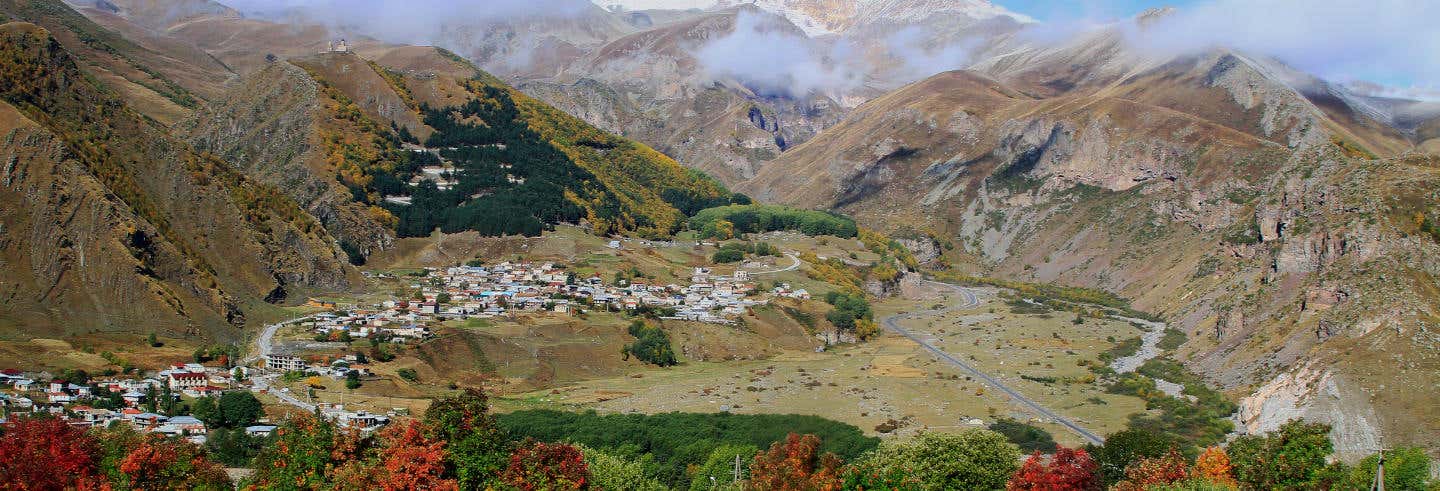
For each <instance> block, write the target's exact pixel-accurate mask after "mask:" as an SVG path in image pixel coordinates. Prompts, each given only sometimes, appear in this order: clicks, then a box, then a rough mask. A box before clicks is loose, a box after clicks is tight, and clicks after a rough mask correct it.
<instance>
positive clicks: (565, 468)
mask: <svg viewBox="0 0 1440 491" xmlns="http://www.w3.org/2000/svg"><path fill="white" fill-rule="evenodd" d="M500 480H501V481H502V482H504V483H505V484H507V485H510V486H513V487H515V488H518V489H521V490H524V491H537V490H565V489H590V468H589V467H588V466H587V465H586V464H585V456H584V455H583V454H581V453H580V449H578V448H575V447H574V446H571V445H565V444H563V443H540V442H533V441H531V442H526V443H524V444H522V445H520V446H519V447H517V448H516V449H515V451H514V452H511V453H510V465H509V467H506V468H505V472H503V473H501V474H500Z"/></svg>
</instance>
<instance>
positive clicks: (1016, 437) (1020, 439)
mask: <svg viewBox="0 0 1440 491" xmlns="http://www.w3.org/2000/svg"><path fill="white" fill-rule="evenodd" d="M990 431H993V432H996V433H999V434H1001V435H1004V436H1005V439H1007V440H1010V443H1014V444H1015V446H1017V447H1020V451H1021V452H1053V451H1055V448H1056V445H1055V437H1054V436H1052V435H1050V432H1048V431H1045V430H1044V429H1043V428H1039V427H1036V426H1034V425H1030V424H1026V423H1023V422H1020V421H1016V420H1014V419H1010V418H1000V419H998V420H996V421H995V422H994V423H992V424H990Z"/></svg>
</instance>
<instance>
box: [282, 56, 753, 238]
mask: <svg viewBox="0 0 1440 491" xmlns="http://www.w3.org/2000/svg"><path fill="white" fill-rule="evenodd" d="M413 56H428V57H438V58H444V54H443V53H441V52H438V51H432V52H430V53H424V54H417V55H413ZM392 61H393V60H392ZM294 63H295V64H297V65H299V66H301V67H302V68H304V69H305V70H306V71H307V72H308V73H309V74H310V76H311V77H312V78H313V79H314V80H315V81H316V82H317V83H318V84H319V86H320V91H319V92H320V97H319V98H318V99H319V102H318V103H317V106H318V108H319V114H320V115H321V117H320V118H318V121H317V124H316V126H317V131H318V134H319V140H320V146H321V148H322V149H323V154H324V161H323V162H322V163H320V164H319V165H318V167H319V168H318V171H319V172H323V173H326V174H329V175H334V176H335V178H336V180H337V181H339V182H340V183H341V184H343V185H344V186H345V187H346V188H348V189H350V191H351V194H352V196H353V197H354V199H355V201H357V202H360V203H363V204H365V205H369V206H383V207H384V209H385V210H386V211H387V212H388V214H389V215H393V217H394V219H393V222H391V223H392V224H393V226H394V228H395V230H396V232H397V235H399V236H402V237H408V236H424V235H429V234H430V233H431V232H432V231H433V230H435V229H437V228H438V229H440V230H442V231H445V232H460V231H465V230H474V231H478V232H480V233H481V234H483V235H501V234H522V235H532V236H533V235H536V234H538V233H539V232H540V231H541V230H543V229H544V228H546V227H549V226H552V225H554V224H557V223H576V222H580V221H585V222H588V223H590V224H591V225H592V226H593V227H594V230H595V231H596V232H597V233H600V234H636V235H640V236H646V237H660V236H668V235H670V234H672V233H674V232H676V231H678V230H680V229H681V228H682V227H683V226H684V220H685V217H686V212H687V211H688V212H693V211H694V210H699V209H702V208H705V207H709V206H714V205H721V204H728V203H730V200H731V194H730V192H729V191H728V190H726V189H725V188H724V186H722V185H720V184H719V183H718V182H716V181H714V180H712V179H709V178H708V177H706V176H704V175H702V174H699V173H696V172H694V171H689V170H686V169H684V168H682V167H681V166H680V165H679V164H677V163H676V162H675V161H673V160H671V159H669V158H668V157H665V156H664V155H662V154H660V153H659V152H656V151H655V150H653V149H651V148H649V147H646V146H644V145H641V144H638V143H635V142H633V141H630V140H627V139H624V138H621V137H618V136H615V135H612V134H609V133H606V132H604V131H601V130H599V129H597V128H595V127H593V126H591V125H589V124H586V123H584V122H583V121H581V120H579V119H577V118H575V117H572V116H570V115H567V114H565V113H563V112H560V111H559V110H556V109H554V108H552V107H550V106H547V105H545V104H544V103H541V102H539V101H537V100H535V99H532V98H530V97H527V96H525V95H523V94H521V93H519V92H518V91H516V90H514V89H513V88H511V87H509V86H507V85H504V84H503V83H501V82H500V81H499V80H498V79H495V78H494V77H492V76H490V75H488V74H485V73H483V72H479V71H475V72H474V74H473V76H471V77H470V78H450V77H449V75H447V74H446V73H444V72H443V71H436V70H408V71H405V72H399V71H392V70H390V69H386V68H384V67H381V66H380V65H378V64H377V63H371V62H366V61H364V60H361V59H360V58H358V57H356V56H354V55H351V54H341V53H327V54H322V55H318V56H314V57H307V58H304V59H300V60H295V61H294ZM449 63H451V64H454V63H455V62H453V61H451V62H449ZM437 78H438V79H442V80H440V81H436V79H437ZM446 78H450V79H449V80H443V79H446ZM436 85H441V86H442V88H441V89H430V90H432V91H433V90H441V91H443V92H444V93H445V97H443V98H437V97H434V96H427V94H416V93H415V92H420V91H426V90H427V87H434V86H436ZM417 86H420V87H417ZM432 103H434V104H432ZM421 137H423V138H424V139H423V141H422V140H421ZM406 144H409V145H410V146H409V147H408V148H409V149H408V150H407V149H405V148H404V147H405V146H406ZM425 166H432V167H433V166H443V167H444V168H445V169H446V170H445V172H444V177H446V178H449V179H450V180H452V181H453V183H452V184H453V186H439V187H437V186H435V185H433V184H431V183H419V184H417V183H416V182H412V181H414V180H415V178H416V177H417V176H421V174H422V167H425ZM432 180H434V179H432ZM386 197H408V198H409V199H410V201H411V203H410V204H403V203H397V202H394V201H386V200H385V198H386ZM382 219H385V220H388V218H387V217H382Z"/></svg>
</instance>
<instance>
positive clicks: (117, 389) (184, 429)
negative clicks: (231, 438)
mask: <svg viewBox="0 0 1440 491" xmlns="http://www.w3.org/2000/svg"><path fill="white" fill-rule="evenodd" d="M235 370H236V371H233V372H232V371H231V370H226V369H224V368H216V367H206V366H203V365H200V364H198V363H177V364H175V365H171V366H169V367H166V368H165V369H164V370H160V371H159V372H156V373H155V374H154V375H152V376H149V377H144V378H109V379H101V380H92V381H90V383H89V384H87V385H80V384H74V383H70V382H66V381H64V380H58V379H54V378H53V376H52V375H51V374H49V373H46V372H36V373H26V372H21V371H19V370H15V369H6V370H0V390H3V388H5V387H8V388H9V390H3V391H0V408H3V412H0V414H3V415H4V416H6V417H8V416H10V415H14V414H22V413H46V414H52V415H55V416H59V417H63V418H65V419H66V421H67V422H68V423H69V424H71V425H74V426H83V427H108V426H110V425H112V424H116V423H123V424H129V425H132V426H134V427H135V429H137V430H140V431H142V432H147V433H161V434H165V435H171V436H177V437H185V438H188V439H190V440H192V441H195V442H197V443H204V441H205V434H206V433H207V431H206V428H205V423H203V422H201V421H200V420H199V419H196V418H194V417H192V416H183V415H163V414H157V413H154V412H150V411H147V410H145V406H146V404H145V402H146V401H148V400H150V399H151V398H154V397H162V396H161V394H162V393H165V392H166V391H165V389H167V388H168V389H169V393H170V394H171V396H172V397H179V396H180V395H181V394H184V395H187V396H190V397H206V396H218V395H219V394H221V393H222V392H224V391H226V390H233V389H234V387H235V386H236V384H235V382H234V375H236V374H243V373H244V372H245V371H246V370H245V369H244V368H237V369H235ZM37 380H42V381H45V382H43V383H40V382H37ZM113 394H119V395H120V401H122V405H121V407H112V408H100V407H94V406H92V404H93V405H100V404H98V401H99V400H100V399H101V398H102V397H104V398H107V399H108V398H110V397H113ZM106 405H109V404H106ZM3 419H4V418H0V420H3ZM272 430H273V428H272ZM246 431H248V432H251V433H252V434H268V431H270V430H266V429H265V428H264V427H255V428H250V429H247V430H246Z"/></svg>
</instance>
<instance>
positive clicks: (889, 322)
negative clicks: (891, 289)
mask: <svg viewBox="0 0 1440 491" xmlns="http://www.w3.org/2000/svg"><path fill="white" fill-rule="evenodd" d="M925 282H926V283H930V284H932V285H937V286H940V287H944V288H949V289H951V290H954V291H955V292H957V293H959V294H960V295H961V296H962V297H965V304H963V305H958V306H953V307H948V308H944V309H940V310H931V311H927V312H922V313H910V314H895V315H892V316H890V317H886V318H885V319H883V320H881V321H880V323H881V325H883V326H885V329H888V330H890V331H891V332H894V333H896V334H899V335H901V336H905V337H906V338H908V339H910V340H911V341H914V342H915V344H918V345H920V346H921V347H924V348H925V349H927V350H929V351H930V352H931V353H933V354H934V355H935V356H937V357H939V358H940V359H942V360H945V361H947V362H950V364H952V365H955V366H957V367H960V368H961V369H963V370H965V371H967V372H970V373H971V374H973V375H975V376H976V377H979V378H980V380H984V381H985V382H986V383H989V384H990V385H993V386H995V387H996V388H998V389H1000V390H1001V391H1004V392H1005V393H1006V394H1008V395H1009V396H1010V397H1011V398H1013V399H1014V400H1016V401H1018V402H1019V403H1021V404H1023V405H1025V406H1026V407H1028V408H1030V410H1031V411H1033V412H1035V413H1036V414H1039V415H1040V416H1042V417H1045V418H1048V419H1050V420H1052V421H1054V422H1056V423H1060V424H1061V425H1063V426H1065V427H1066V428H1069V429H1070V430H1071V431H1073V432H1075V434H1077V435H1080V437H1081V438H1084V439H1085V440H1087V441H1089V442H1090V443H1094V444H1096V445H1100V444H1103V443H1105V439H1104V438H1101V437H1100V436H1099V435H1096V434H1095V433H1092V432H1091V431H1090V430H1087V429H1085V428H1084V427H1082V426H1080V425H1079V424H1076V423H1075V422H1074V421H1071V420H1069V419H1068V418H1065V417H1064V416H1061V415H1059V414H1057V413H1055V412H1054V411H1051V410H1050V409H1049V408H1046V407H1045V406H1042V405H1040V403H1038V402H1035V401H1033V400H1031V399H1030V398H1028V397H1025V396H1024V395H1023V394H1021V393H1020V392H1019V391H1017V390H1015V389H1012V388H1010V387H1009V386H1007V385H1005V384H1003V383H1001V382H1000V381H999V380H997V379H996V378H995V377H992V376H990V374H988V373H985V372H982V371H980V370H979V369H977V368H975V367H973V366H970V364H968V363H965V362H963V361H960V359H959V358H956V357H954V356H952V355H950V354H949V353H946V352H944V351H942V350H940V348H936V347H935V346H934V345H932V344H930V343H927V342H925V341H924V340H923V339H921V338H920V337H919V336H916V335H915V334H913V333H911V332H910V331H908V330H906V329H905V328H902V327H900V325H899V321H900V320H902V319H910V318H915V317H920V316H922V315H939V314H944V313H946V312H950V311H954V310H959V309H968V308H974V307H977V306H979V305H980V299H978V298H976V297H975V293H974V292H971V291H970V290H969V289H966V288H964V287H960V286H956V285H951V284H949V283H941V282H938V281H930V280H925Z"/></svg>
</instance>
